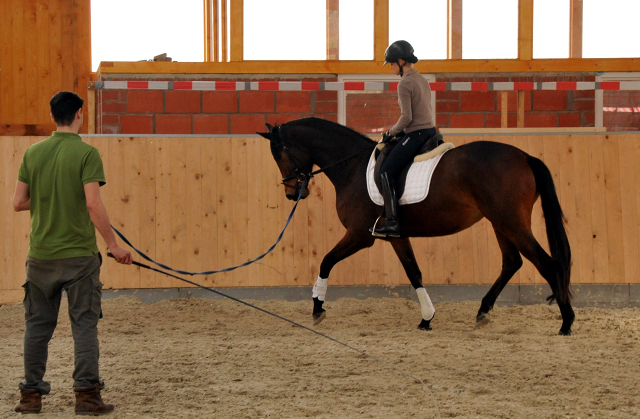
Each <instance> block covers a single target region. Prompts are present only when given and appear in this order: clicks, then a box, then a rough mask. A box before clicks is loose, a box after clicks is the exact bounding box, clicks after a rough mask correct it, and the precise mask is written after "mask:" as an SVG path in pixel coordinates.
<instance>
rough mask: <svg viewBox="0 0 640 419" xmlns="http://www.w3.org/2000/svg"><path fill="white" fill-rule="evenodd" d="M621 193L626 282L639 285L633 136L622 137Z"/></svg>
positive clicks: (634, 143)
mask: <svg viewBox="0 0 640 419" xmlns="http://www.w3.org/2000/svg"><path fill="white" fill-rule="evenodd" d="M618 138H619V143H618V145H619V150H618V151H619V156H620V191H622V195H621V208H620V209H621V212H622V214H621V218H622V245H623V251H624V254H623V255H622V257H623V259H624V278H623V280H624V281H628V282H630V283H638V282H639V281H640V261H639V258H638V255H639V254H640V243H639V240H638V206H637V196H638V191H636V188H637V183H638V182H637V180H640V179H639V178H638V176H637V175H636V167H637V161H638V160H635V157H636V154H637V151H638V149H639V148H640V147H639V146H638V145H637V141H634V139H633V136H632V135H620V136H619V137H618Z"/></svg>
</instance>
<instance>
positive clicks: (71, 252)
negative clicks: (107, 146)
mask: <svg viewBox="0 0 640 419" xmlns="http://www.w3.org/2000/svg"><path fill="white" fill-rule="evenodd" d="M18 180H19V181H21V182H24V183H26V184H28V185H29V194H30V206H31V235H30V238H29V256H31V257H34V258H36V259H41V260H57V259H67V258H74V257H82V256H92V255H95V254H96V253H98V246H97V244H96V233H95V228H94V226H93V223H92V222H91V217H90V216H89V210H88V209H87V201H86V198H85V195H84V185H86V184H87V183H91V182H99V183H100V186H102V185H104V184H105V178H104V169H103V167H102V159H101V158H100V153H99V152H98V150H97V149H96V148H95V147H93V146H90V145H89V144H86V143H84V142H82V139H81V138H80V136H79V135H77V134H72V133H66V132H58V131H55V132H54V133H53V135H52V136H51V137H49V138H47V139H46V140H44V141H41V142H39V143H37V144H34V145H32V146H31V147H29V149H28V150H27V151H26V153H25V154H24V158H23V159H22V165H21V166H20V171H19V172H18Z"/></svg>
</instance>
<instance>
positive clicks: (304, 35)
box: [200, 0, 327, 60]
mask: <svg viewBox="0 0 640 419" xmlns="http://www.w3.org/2000/svg"><path fill="white" fill-rule="evenodd" d="M200 2H201V0H200ZM326 5H327V3H326V0H304V1H300V0H269V1H265V0H244V6H243V7H244V49H243V51H244V59H245V60H324V59H326V56H327V51H326V45H327V39H326V22H327V11H326Z"/></svg>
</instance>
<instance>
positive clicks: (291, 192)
mask: <svg viewBox="0 0 640 419" xmlns="http://www.w3.org/2000/svg"><path fill="white" fill-rule="evenodd" d="M266 125H267V129H268V131H267V132H258V133H257V134H259V135H261V136H262V137H264V138H266V139H267V140H269V141H270V142H271V154H272V155H273V158H274V160H275V161H276V164H277V165H278V168H279V169H280V173H281V174H282V184H283V185H284V186H285V194H286V196H287V198H288V199H291V200H292V201H295V200H297V199H298V196H299V195H300V191H301V189H302V188H303V187H304V191H303V192H302V199H304V198H306V197H307V196H309V188H308V182H307V181H308V180H309V177H308V175H309V174H310V173H311V171H312V169H313V163H312V161H311V158H310V156H308V155H307V154H306V153H304V152H303V151H302V150H300V149H299V148H295V147H294V148H293V149H292V148H290V147H289V146H288V145H287V144H285V141H284V138H283V137H282V133H281V131H280V128H281V127H279V126H278V125H276V126H275V127H273V126H271V125H269V124H266Z"/></svg>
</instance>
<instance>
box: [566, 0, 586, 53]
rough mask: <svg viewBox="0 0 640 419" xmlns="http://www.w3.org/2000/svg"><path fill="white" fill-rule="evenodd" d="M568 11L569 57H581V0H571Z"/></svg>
mask: <svg viewBox="0 0 640 419" xmlns="http://www.w3.org/2000/svg"><path fill="white" fill-rule="evenodd" d="M570 7H571V9H570V11H569V13H570V18H569V21H570V23H569V58H582V16H583V13H582V11H583V8H582V0H571V6H570Z"/></svg>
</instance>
